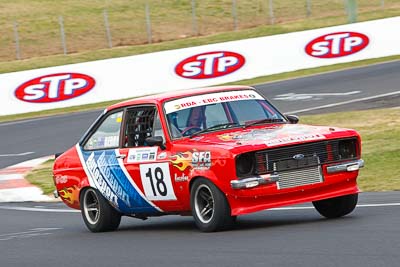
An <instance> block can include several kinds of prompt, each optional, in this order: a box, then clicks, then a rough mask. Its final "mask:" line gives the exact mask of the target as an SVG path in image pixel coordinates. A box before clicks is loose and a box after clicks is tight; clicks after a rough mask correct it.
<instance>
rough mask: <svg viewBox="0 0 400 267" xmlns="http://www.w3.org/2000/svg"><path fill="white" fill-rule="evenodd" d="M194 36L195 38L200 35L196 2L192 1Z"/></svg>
mask: <svg viewBox="0 0 400 267" xmlns="http://www.w3.org/2000/svg"><path fill="white" fill-rule="evenodd" d="M192 34H193V35H195V36H197V35H199V27H198V25H197V15H196V0H192Z"/></svg>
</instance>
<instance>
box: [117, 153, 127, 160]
mask: <svg viewBox="0 0 400 267" xmlns="http://www.w3.org/2000/svg"><path fill="white" fill-rule="evenodd" d="M115 157H116V158H117V159H124V158H126V155H124V154H121V155H117V156H115Z"/></svg>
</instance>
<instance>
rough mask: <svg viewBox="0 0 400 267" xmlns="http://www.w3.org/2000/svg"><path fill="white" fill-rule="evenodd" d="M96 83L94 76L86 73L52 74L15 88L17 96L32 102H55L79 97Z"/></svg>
mask: <svg viewBox="0 0 400 267" xmlns="http://www.w3.org/2000/svg"><path fill="white" fill-rule="evenodd" d="M95 84H96V81H95V80H94V78H92V77H90V76H89V75H86V74H81V73H57V74H50V75H45V76H41V77H37V78H34V79H32V80H29V81H27V82H25V83H23V84H21V85H20V86H19V87H18V88H17V89H16V90H15V97H16V98H18V99H19V100H21V101H25V102H30V103H53V102H59V101H64V100H69V99H72V98H76V97H79V96H81V95H83V94H85V93H87V92H89V91H90V90H92V88H93V87H94V86H95Z"/></svg>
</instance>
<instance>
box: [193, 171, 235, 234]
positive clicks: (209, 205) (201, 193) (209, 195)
mask: <svg viewBox="0 0 400 267" xmlns="http://www.w3.org/2000/svg"><path fill="white" fill-rule="evenodd" d="M190 204H191V207H192V214H193V217H194V220H195V223H196V226H197V227H198V228H199V229H200V230H201V231H203V232H214V231H219V230H225V229H229V228H231V227H232V226H233V225H234V222H235V219H236V217H235V216H231V209H230V206H229V203H228V200H227V199H226V197H225V195H224V194H223V193H222V192H221V191H220V190H219V189H218V188H217V187H216V186H215V185H214V184H213V183H212V182H211V181H209V180H207V179H204V178H199V179H197V180H195V181H194V183H193V185H192V188H191V191H190Z"/></svg>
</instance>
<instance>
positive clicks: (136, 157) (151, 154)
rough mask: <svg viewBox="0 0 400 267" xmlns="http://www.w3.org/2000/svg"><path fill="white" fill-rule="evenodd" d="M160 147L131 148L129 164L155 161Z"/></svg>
mask: <svg viewBox="0 0 400 267" xmlns="http://www.w3.org/2000/svg"><path fill="white" fill-rule="evenodd" d="M157 150H158V147H148V148H131V149H129V152H128V159H127V160H126V162H127V163H135V162H146V161H154V160H155V159H156V155H157Z"/></svg>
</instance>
